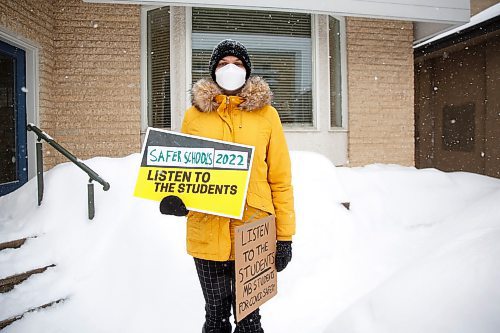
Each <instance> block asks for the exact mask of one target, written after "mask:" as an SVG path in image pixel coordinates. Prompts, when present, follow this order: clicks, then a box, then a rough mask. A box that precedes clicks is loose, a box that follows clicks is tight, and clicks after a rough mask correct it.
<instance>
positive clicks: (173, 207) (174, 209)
mask: <svg viewBox="0 0 500 333" xmlns="http://www.w3.org/2000/svg"><path fill="white" fill-rule="evenodd" d="M160 212H161V213H162V214H165V215H175V216H186V215H187V213H188V212H189V211H188V210H187V209H186V205H184V202H182V199H181V198H179V197H178V196H175V195H169V196H168V197H165V198H163V199H162V200H161V202H160Z"/></svg>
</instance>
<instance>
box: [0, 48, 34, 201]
mask: <svg viewBox="0 0 500 333" xmlns="http://www.w3.org/2000/svg"><path fill="white" fill-rule="evenodd" d="M27 181H28V161H27V144H26V54H25V52H24V50H22V49H20V48H17V47H14V46H12V45H10V44H8V43H4V42H3V41H0V196H2V195H5V194H7V193H10V192H12V191H14V190H16V189H18V188H19V187H21V186H22V185H23V184H24V183H26V182H27Z"/></svg>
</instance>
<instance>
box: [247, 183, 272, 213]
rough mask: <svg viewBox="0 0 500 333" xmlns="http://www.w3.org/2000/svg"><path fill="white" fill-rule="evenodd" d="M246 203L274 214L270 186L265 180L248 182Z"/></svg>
mask: <svg viewBox="0 0 500 333" xmlns="http://www.w3.org/2000/svg"><path fill="white" fill-rule="evenodd" d="M247 203H248V205H249V206H251V207H254V208H257V209H260V210H263V211H265V212H268V213H270V214H274V205H273V201H272V195H271V188H270V187H269V184H268V183H267V181H257V182H254V183H250V185H249V187H248V193H247Z"/></svg>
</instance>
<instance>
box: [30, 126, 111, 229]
mask: <svg viewBox="0 0 500 333" xmlns="http://www.w3.org/2000/svg"><path fill="white" fill-rule="evenodd" d="M27 129H28V130H29V131H32V132H33V133H35V134H36V136H37V139H38V142H37V144H36V146H37V147H36V148H37V178H38V205H39V206H40V205H41V203H42V199H43V153H42V142H41V141H42V140H44V141H46V142H47V143H48V144H49V145H51V146H52V147H53V148H54V149H55V150H57V151H58V152H59V153H61V154H62V155H64V156H65V157H66V158H68V159H69V160H70V161H71V162H73V164H75V165H76V166H77V167H79V168H80V169H82V170H83V171H84V172H85V173H87V175H89V177H90V179H89V184H88V209H89V219H90V220H92V219H93V218H94V216H95V208H94V184H93V183H92V181H93V180H95V181H96V182H98V183H99V184H101V185H102V188H103V190H104V191H107V190H109V188H110V185H109V183H108V182H107V181H105V180H104V179H102V178H101V176H99V175H98V174H97V173H96V172H95V171H94V170H92V169H91V168H89V167H88V166H87V165H86V164H85V163H83V162H82V161H81V160H79V159H78V158H76V156H75V155H73V154H71V153H70V152H69V151H68V150H66V149H65V148H64V147H63V146H61V145H60V144H58V143H57V142H56V141H55V140H54V139H53V138H52V137H51V136H50V135H48V134H47V133H45V132H44V131H42V130H41V129H40V128H38V127H37V126H35V125H34V124H28V125H27Z"/></svg>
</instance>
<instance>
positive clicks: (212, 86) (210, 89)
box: [191, 76, 273, 112]
mask: <svg viewBox="0 0 500 333" xmlns="http://www.w3.org/2000/svg"><path fill="white" fill-rule="evenodd" d="M223 94H224V93H223V91H222V89H221V88H220V87H219V86H218V85H217V83H215V82H214V81H213V80H211V79H201V80H199V81H198V82H196V83H195V84H194V85H193V89H191V95H192V103H193V105H194V106H195V107H196V108H197V109H198V110H200V111H203V112H212V111H215V110H217V108H218V107H219V105H220V104H219V103H217V101H216V99H215V97H216V96H217V95H223ZM236 96H239V97H241V98H242V99H243V102H242V103H241V104H240V105H239V108H240V109H241V110H244V111H252V110H257V109H260V108H262V107H264V106H266V105H269V104H271V100H272V96H273V94H272V92H271V89H270V88H269V85H268V84H267V82H266V81H265V80H264V79H263V78H261V77H260V76H251V77H250V78H249V79H248V80H247V82H246V83H245V85H244V86H243V88H242V89H241V90H240V91H239V92H238V93H237V94H236Z"/></svg>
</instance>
